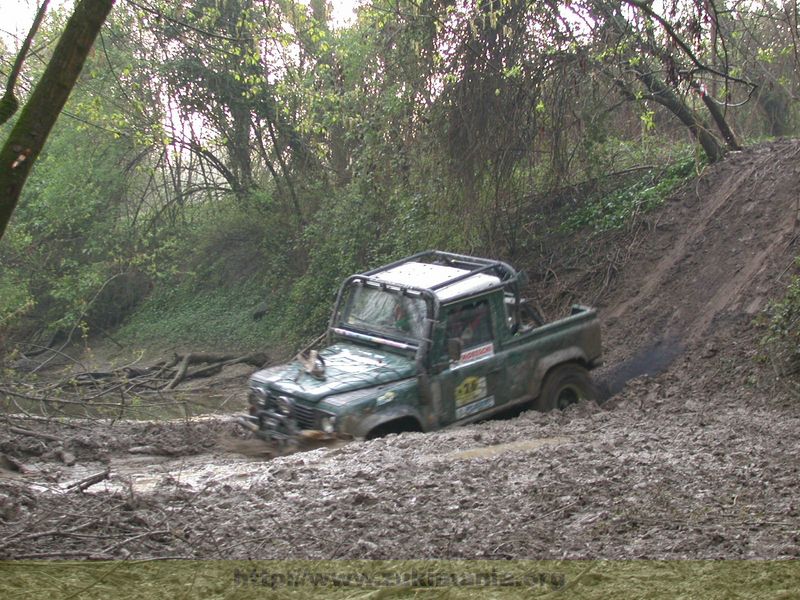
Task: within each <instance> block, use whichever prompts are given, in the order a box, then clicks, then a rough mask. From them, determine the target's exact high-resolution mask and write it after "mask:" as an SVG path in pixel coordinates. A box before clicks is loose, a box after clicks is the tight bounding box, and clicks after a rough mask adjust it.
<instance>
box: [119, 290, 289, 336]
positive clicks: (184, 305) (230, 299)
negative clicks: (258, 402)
mask: <svg viewBox="0 0 800 600" xmlns="http://www.w3.org/2000/svg"><path fill="white" fill-rule="evenodd" d="M264 301H265V298H264V288H263V286H261V285H258V284H256V283H255V282H253V281H244V282H240V283H236V284H232V285H228V286H218V287H213V288H201V287H197V286H192V285H191V284H190V283H183V284H181V285H179V286H178V287H175V288H172V289H168V290H166V289H161V290H159V291H156V292H155V293H154V295H153V296H151V297H150V298H149V299H148V300H146V301H145V302H144V303H143V304H142V306H141V307H140V308H139V309H138V310H137V311H136V312H135V313H134V315H133V316H132V317H131V318H130V319H129V320H128V321H127V322H126V323H125V324H124V325H123V326H122V327H121V328H120V330H119V331H118V332H117V337H118V338H119V339H120V340H121V341H122V342H124V343H126V344H129V345H133V346H135V345H142V346H156V347H158V346H163V345H164V343H165V340H168V341H169V344H171V345H173V346H188V347H192V349H201V348H213V349H214V350H226V349H236V350H241V351H246V350H261V349H263V348H264V347H265V346H267V345H271V342H272V341H273V340H274V339H275V336H276V330H277V325H278V323H279V321H280V316H279V315H277V314H275V313H270V312H269V311H268V312H267V314H266V315H265V316H264V317H263V318H261V319H259V320H255V319H254V318H253V316H252V313H253V310H254V308H255V307H256V306H258V305H259V304H261V303H263V302H264Z"/></svg>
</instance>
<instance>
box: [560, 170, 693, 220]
mask: <svg viewBox="0 0 800 600" xmlns="http://www.w3.org/2000/svg"><path fill="white" fill-rule="evenodd" d="M695 168H696V164H695V157H694V155H686V156H684V157H682V158H680V159H678V160H677V161H675V162H674V163H672V164H671V165H669V166H668V167H666V168H665V169H663V170H656V169H654V170H651V171H647V172H645V175H644V176H643V177H641V178H640V179H638V180H637V181H635V182H634V183H632V184H630V185H627V186H626V187H622V188H619V189H617V190H615V191H613V192H612V193H609V194H606V195H604V196H602V197H598V198H593V199H589V200H587V201H586V202H584V203H583V204H582V205H580V206H579V207H578V208H577V209H571V211H572V212H571V214H568V215H565V218H564V219H563V221H562V223H561V225H560V226H559V229H560V230H561V231H562V232H564V233H575V232H577V231H579V230H581V229H584V228H590V229H593V230H594V231H597V232H601V231H610V230H613V229H620V228H622V227H624V226H625V225H626V224H627V223H629V222H630V221H631V219H633V217H634V216H636V215H638V214H641V213H646V212H649V211H651V210H653V209H655V208H657V207H659V206H661V205H662V204H663V203H664V201H665V200H666V199H667V198H669V197H670V195H671V194H672V193H673V192H674V191H675V189H676V188H677V187H678V186H680V185H681V184H682V183H684V182H685V181H687V180H688V179H690V178H692V177H694V176H695Z"/></svg>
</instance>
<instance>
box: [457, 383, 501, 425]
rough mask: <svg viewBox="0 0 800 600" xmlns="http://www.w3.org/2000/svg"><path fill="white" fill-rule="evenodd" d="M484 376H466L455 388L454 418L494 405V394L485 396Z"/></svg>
mask: <svg viewBox="0 0 800 600" xmlns="http://www.w3.org/2000/svg"><path fill="white" fill-rule="evenodd" d="M487 392H488V388H487V385H486V377H467V378H466V379H464V381H462V382H461V383H460V384H459V385H458V387H457V388H456V394H455V396H456V398H455V399H456V419H463V418H464V417H468V416H470V415H474V414H476V413H479V412H481V411H482V410H486V409H487V408H491V407H493V406H494V396H487V395H486V394H487Z"/></svg>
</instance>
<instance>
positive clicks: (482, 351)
mask: <svg viewBox="0 0 800 600" xmlns="http://www.w3.org/2000/svg"><path fill="white" fill-rule="evenodd" d="M490 356H494V344H493V343H492V342H489V343H488V344H484V345H483V346H476V347H475V348H470V349H469V350H464V351H463V352H462V353H461V356H460V357H459V359H458V363H459V364H460V365H463V364H465V363H471V362H475V361H476V360H481V359H482V358H488V357H490Z"/></svg>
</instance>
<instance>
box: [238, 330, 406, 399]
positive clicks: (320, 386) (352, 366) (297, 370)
mask: <svg viewBox="0 0 800 600" xmlns="http://www.w3.org/2000/svg"><path fill="white" fill-rule="evenodd" d="M320 356H322V358H323V359H324V361H325V373H324V375H323V376H322V377H321V378H319V379H318V378H316V377H313V376H312V375H310V374H309V373H307V372H306V371H305V369H304V368H303V366H302V365H301V364H300V363H299V362H298V361H294V362H292V363H289V364H287V365H280V366H277V367H271V368H269V369H264V370H262V371H258V372H256V373H254V374H253V376H252V377H251V378H250V383H251V385H259V384H261V385H266V386H267V387H269V388H270V389H271V390H273V391H274V392H276V393H279V394H286V395H290V396H296V397H299V398H304V399H305V400H308V401H311V402H318V401H320V400H321V399H323V398H325V397H326V396H330V395H332V394H342V393H345V392H352V391H356V390H361V389H365V388H369V387H374V386H378V385H383V384H386V383H392V382H394V381H399V380H401V379H407V378H409V377H412V376H413V375H414V374H415V373H416V370H415V366H414V359H413V358H411V357H407V356H402V355H400V354H394V353H391V352H381V351H377V350H373V349H366V348H364V347H362V346H358V345H355V344H348V343H346V342H345V343H339V344H334V345H333V346H329V347H328V348H325V349H324V350H322V351H321V352H320Z"/></svg>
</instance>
